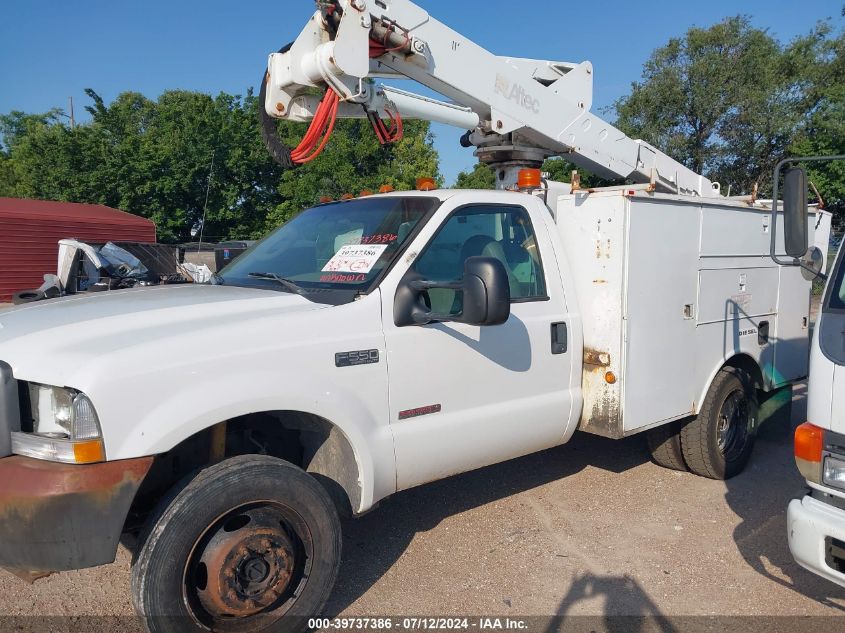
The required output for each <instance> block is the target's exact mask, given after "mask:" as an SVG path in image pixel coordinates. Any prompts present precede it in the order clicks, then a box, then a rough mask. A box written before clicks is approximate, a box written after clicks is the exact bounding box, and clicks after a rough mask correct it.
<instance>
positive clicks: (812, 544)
mask: <svg viewBox="0 0 845 633" xmlns="http://www.w3.org/2000/svg"><path fill="white" fill-rule="evenodd" d="M786 527H787V534H788V535H789V551H790V552H792V556H793V557H794V558H795V561H796V562H797V563H798V564H799V565H801V566H802V567H804V568H806V569H809V570H810V571H811V572H813V573H815V574H818V575H819V576H821V577H823V578H827V579H828V580H830V581H831V582H835V583H836V584H838V585H842V586H843V587H845V574H843V573H842V572H840V571H838V570H836V569H834V568H833V567H831V566H830V565H829V564H828V563H827V561H826V558H827V547H828V543H827V539H828V537H831V538H835V539H837V540H839V541H845V510H840V509H839V508H836V507H833V506H831V505H829V504H827V503H823V502H821V501H819V500H818V499H814V498H812V497H810V496H807V497H804V498H803V499H793V500H792V501H790V503H789V509H788V510H787V513H786Z"/></svg>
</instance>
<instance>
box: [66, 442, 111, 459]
mask: <svg viewBox="0 0 845 633" xmlns="http://www.w3.org/2000/svg"><path fill="white" fill-rule="evenodd" d="M73 457H74V459H75V460H76V463H77V464H96V463H97V462H104V461H106V451H105V449H104V447H103V440H87V441H84V442H74V443H73Z"/></svg>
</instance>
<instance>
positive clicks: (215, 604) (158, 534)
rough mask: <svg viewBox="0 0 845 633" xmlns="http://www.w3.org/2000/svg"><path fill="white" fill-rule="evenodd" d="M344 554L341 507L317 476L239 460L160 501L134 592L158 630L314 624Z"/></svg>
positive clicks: (259, 460)
mask: <svg viewBox="0 0 845 633" xmlns="http://www.w3.org/2000/svg"><path fill="white" fill-rule="evenodd" d="M340 551H341V532H340V522H339V520H338V516H337V511H336V510H335V507H334V504H333V503H332V501H331V499H330V497H329V495H328V494H327V493H326V491H325V490H324V489H323V487H322V486H320V484H319V483H317V481H316V480H315V479H314V478H313V477H311V476H310V475H308V474H306V473H305V472H303V471H302V470H301V469H299V468H297V467H295V466H293V465H291V464H289V463H287V462H284V461H282V460H279V459H275V458H273V457H267V456H262V455H244V456H239V457H232V458H230V459H227V460H225V461H223V462H221V463H219V464H216V465H213V466H210V467H208V468H205V469H204V470H202V471H200V472H199V473H197V474H195V475H193V476H191V477H188V478H186V479H185V480H183V481H182V482H180V483H179V484H178V485H177V486H175V487H174V489H173V490H172V491H171V493H170V494H169V495H167V497H166V498H164V499H162V500H161V502H160V503H159V505H158V506H157V508H156V509H155V511H154V512H153V513H152V515H151V516H150V518H149V520H148V521H147V525H146V527H145V529H144V532H143V533H142V535H141V538H140V539H139V544H138V551H137V554H136V558H135V560H134V562H133V566H132V599H133V603H134V605H135V609H136V611H137V612H138V614H139V615H141V616H142V617H143V618H144V622H145V624H146V626H147V629H148V630H149V631H150V632H151V633H187V632H191V633H194V632H197V631H208V630H209V629H213V630H215V631H228V630H232V631H255V632H256V633H257V632H259V631H261V632H264V631H273V632H276V631H285V632H286V631H296V630H305V628H306V625H307V619H308V618H311V617H315V616H317V615H319V614H320V611H321V609H322V608H323V607H324V606H325V603H326V601H327V600H328V597H329V593H330V592H331V590H332V587H333V586H334V583H335V580H336V578H337V572H338V568H339V566H340Z"/></svg>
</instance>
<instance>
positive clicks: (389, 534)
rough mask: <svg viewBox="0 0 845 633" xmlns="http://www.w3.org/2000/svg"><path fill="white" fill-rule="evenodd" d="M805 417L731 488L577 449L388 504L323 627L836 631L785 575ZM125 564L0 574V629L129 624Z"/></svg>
mask: <svg viewBox="0 0 845 633" xmlns="http://www.w3.org/2000/svg"><path fill="white" fill-rule="evenodd" d="M803 413H804V404H803V394H802V393H801V392H799V393H797V394H796V399H795V403H794V406H793V415H792V417H793V420H792V424H790V423H788V422H786V421H785V420H780V421H778V420H771V421H769V422H768V423H767V424H766V426H764V427H763V429H762V432H761V435H760V437H759V440H758V444H757V447H756V449H755V454H754V457H753V460H752V463H751V465H750V467H749V469H748V470H747V471H746V472H745V473H743V474H742V475H740V476H739V477H737V478H735V479H733V480H731V481H729V482H718V481H710V480H706V479H701V478H698V477H695V476H693V475H690V474H686V473H678V472H673V471H669V470H664V469H662V468H660V467H658V466H655V465H654V464H652V463H650V462H649V460H648V456H647V454H646V451H645V449H644V446H643V443H642V440H641V438H640V437H633V438H629V439H627V440H623V441H612V440H604V439H601V438H596V437H592V436H588V435H584V434H578V435H576V437H575V438H574V440H573V441H572V442H571V443H569V444H568V445H566V446H563V447H560V448H556V449H553V450H549V451H546V452H543V453H540V454H537V455H532V456H529V457H525V458H522V459H518V460H514V461H511V462H507V463H504V464H500V465H498V466H493V467H490V468H485V469H482V470H479V471H476V472H472V473H468V474H465V475H462V476H459V477H455V478H452V479H450V480H446V481H443V482H438V483H435V484H431V485H428V486H424V487H422V488H419V489H416V490H411V491H408V492H405V493H402V494H398V495H396V496H395V497H393V498H391V499H389V500H387V501H386V502H384V503H383V504H382V505H381V506H380V507H379V508H378V509H376V510H375V511H373V512H371V513H369V514H367V515H366V516H364V517H362V518H359V519H357V520H351V521H349V522H347V523H346V525H345V540H344V548H345V549H344V562H343V568H342V570H341V574H340V580H339V582H338V585H337V588H336V590H335V592H334V595H333V596H332V599H331V602H330V605H329V609H328V611H329V613H330V614H332V615H334V614H347V615H351V614H357V615H406V614H444V615H458V614H466V615H470V614H476V615H491V614H494V615H508V614H514V615H520V616H524V615H554V614H561V615H576V614H590V615H646V616H649V615H664V616H669V617H672V616H681V615H690V614H697V615H708V614H723V615H731V614H733V615H840V614H842V613H843V612H845V611H843V610H845V590H843V589H840V588H838V587H836V586H834V585H831V584H828V583H826V582H824V581H822V580H820V579H817V578H816V577H815V576H813V575H811V574H809V573H808V572H805V571H804V570H802V569H801V568H799V567H798V566H797V565H796V564H795V563H794V562H793V561H792V558H791V557H790V555H789V551H788V549H787V544H786V527H785V510H786V504H787V502H788V501H789V499H791V498H792V497H795V496H798V495H800V494H802V491H803V485H802V481H801V479H800V477H799V476H798V474H797V472H796V470H795V468H794V466H793V462H792V456H791V437H790V436H791V428H792V426H794V424H796V423H798V422H799V421H801V420H803ZM129 561H130V554H129V553H128V552H127V551H126V550H123V549H122V550H121V551H120V553H119V556H118V560H117V562H115V563H114V564H113V565H110V566H108V567H103V568H100V569H94V570H86V571H81V572H71V573H64V574H57V575H55V576H52V577H50V578H47V579H43V580H40V581H38V582H36V583H35V585H27V584H25V583H23V582H22V581H20V580H18V579H17V578H15V577H13V576H11V575H9V574H7V573H5V572H2V573H0V615H12V614H18V615H23V614H42V615H43V614H55V615H89V614H102V615H122V614H127V615H128V614H130V613H131V605H130V601H129ZM799 629H800V627H799ZM835 629H836V627H834V629H833V630H835ZM795 630H798V629H795ZM828 630H831V629H828Z"/></svg>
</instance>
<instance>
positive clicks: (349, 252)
mask: <svg viewBox="0 0 845 633" xmlns="http://www.w3.org/2000/svg"><path fill="white" fill-rule="evenodd" d="M386 248H387V245H386V244H369V245H363V244H347V245H346V246H342V247H341V248H340V250H339V251H338V252H337V253H335V255H334V257H332V258H331V259H330V260H329V262H328V263H327V264H326V265H325V266H323V272H324V273H368V272H370V271H371V270H372V269H373V266H375V265H376V262H377V261H378V260H379V257H381V255H382V253H384V250H385V249H386Z"/></svg>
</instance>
